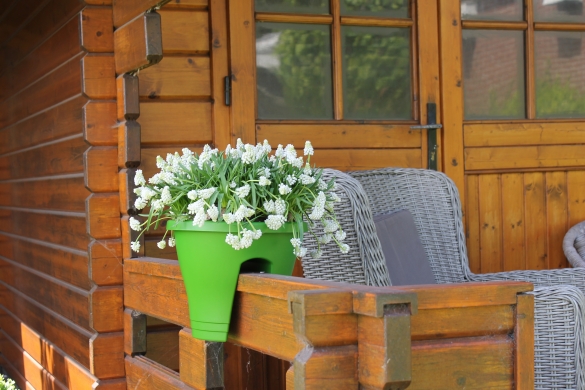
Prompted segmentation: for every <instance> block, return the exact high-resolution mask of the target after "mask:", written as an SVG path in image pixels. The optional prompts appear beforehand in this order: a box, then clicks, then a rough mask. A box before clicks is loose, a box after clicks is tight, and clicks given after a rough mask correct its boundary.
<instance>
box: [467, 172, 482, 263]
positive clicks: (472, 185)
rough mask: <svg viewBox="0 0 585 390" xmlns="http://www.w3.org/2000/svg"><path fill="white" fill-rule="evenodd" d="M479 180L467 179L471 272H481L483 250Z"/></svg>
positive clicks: (468, 254) (468, 243)
mask: <svg viewBox="0 0 585 390" xmlns="http://www.w3.org/2000/svg"><path fill="white" fill-rule="evenodd" d="M478 186H479V180H478V177H477V176H467V177H466V189H465V193H466V194H467V202H466V204H465V206H466V209H465V210H466V211H465V217H466V224H465V229H466V232H465V238H466V239H467V256H468V257H469V268H470V269H471V272H477V273H479V272H481V249H480V239H479V232H480V227H479V187H478Z"/></svg>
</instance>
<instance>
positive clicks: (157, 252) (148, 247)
mask: <svg viewBox="0 0 585 390" xmlns="http://www.w3.org/2000/svg"><path fill="white" fill-rule="evenodd" d="M161 238H162V236H159V237H148V238H147V239H145V240H144V256H146V257H155V258H158V259H167V260H178V257H177V248H171V247H169V246H168V245H167V246H166V247H165V249H160V248H159V247H158V246H157V243H158V242H159V241H160V240H161Z"/></svg>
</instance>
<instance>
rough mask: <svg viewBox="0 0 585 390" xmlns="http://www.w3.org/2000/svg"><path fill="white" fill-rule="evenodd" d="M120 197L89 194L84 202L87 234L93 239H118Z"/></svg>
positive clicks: (115, 194) (112, 194)
mask: <svg viewBox="0 0 585 390" xmlns="http://www.w3.org/2000/svg"><path fill="white" fill-rule="evenodd" d="M119 204H120V197H119V195H118V194H117V193H111V194H91V195H90V196H89V197H88V198H87V199H86V200H85V205H86V207H85V212H86V216H87V217H86V221H87V234H89V235H90V236H91V237H93V238H95V239H98V240H99V239H107V238H119V237H120V235H121V230H120V210H119V207H118V205H119Z"/></svg>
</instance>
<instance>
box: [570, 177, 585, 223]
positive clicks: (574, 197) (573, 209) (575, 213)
mask: <svg viewBox="0 0 585 390" xmlns="http://www.w3.org/2000/svg"><path fill="white" fill-rule="evenodd" d="M583 186H585V172H583V171H574V172H567V201H568V204H569V226H574V225H576V224H578V223H579V222H582V221H584V220H585V193H584V192H583V188H585V187H583Z"/></svg>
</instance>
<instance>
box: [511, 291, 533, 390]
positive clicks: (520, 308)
mask: <svg viewBox="0 0 585 390" xmlns="http://www.w3.org/2000/svg"><path fill="white" fill-rule="evenodd" d="M514 339H515V340H516V353H515V355H514V357H515V362H514V378H515V380H516V388H517V389H533V388H534V363H533V362H534V296H533V295H527V294H519V295H518V304H517V305H516V329H515V331H514Z"/></svg>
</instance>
